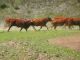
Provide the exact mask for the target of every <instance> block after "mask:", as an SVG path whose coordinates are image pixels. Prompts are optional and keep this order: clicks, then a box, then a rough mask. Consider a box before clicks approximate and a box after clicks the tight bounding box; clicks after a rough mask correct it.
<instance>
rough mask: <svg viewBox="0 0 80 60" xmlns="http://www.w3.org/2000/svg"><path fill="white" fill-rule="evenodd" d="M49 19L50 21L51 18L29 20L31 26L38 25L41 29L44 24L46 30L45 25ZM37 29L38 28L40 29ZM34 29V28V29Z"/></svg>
mask: <svg viewBox="0 0 80 60" xmlns="http://www.w3.org/2000/svg"><path fill="white" fill-rule="evenodd" d="M49 21H51V18H33V19H32V20H31V22H32V26H33V28H34V29H35V27H34V26H40V29H42V27H43V26H45V27H46V28H47V30H48V27H47V25H46V24H47V22H49ZM40 29H39V30H40ZM35 30H36V29H35Z"/></svg>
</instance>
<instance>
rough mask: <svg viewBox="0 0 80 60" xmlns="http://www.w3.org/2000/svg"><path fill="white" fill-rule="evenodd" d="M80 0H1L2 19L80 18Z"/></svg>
mask: <svg viewBox="0 0 80 60" xmlns="http://www.w3.org/2000/svg"><path fill="white" fill-rule="evenodd" d="M79 11H80V0H0V19H2V18H4V17H9V16H12V17H20V18H36V17H47V16H51V17H54V16H67V17H80V12H79Z"/></svg>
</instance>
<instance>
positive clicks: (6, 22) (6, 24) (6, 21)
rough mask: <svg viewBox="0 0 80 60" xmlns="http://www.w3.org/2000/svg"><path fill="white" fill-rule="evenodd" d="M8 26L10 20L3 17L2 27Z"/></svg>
mask: <svg viewBox="0 0 80 60" xmlns="http://www.w3.org/2000/svg"><path fill="white" fill-rule="evenodd" d="M9 26H10V20H9V19H8V18H7V19H4V28H7V27H9Z"/></svg>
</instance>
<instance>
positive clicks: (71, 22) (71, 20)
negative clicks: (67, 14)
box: [67, 18, 80, 30]
mask: <svg viewBox="0 0 80 60" xmlns="http://www.w3.org/2000/svg"><path fill="white" fill-rule="evenodd" d="M67 24H68V26H69V28H70V29H71V27H72V26H73V25H78V26H79V30H80V18H68V21H67Z"/></svg>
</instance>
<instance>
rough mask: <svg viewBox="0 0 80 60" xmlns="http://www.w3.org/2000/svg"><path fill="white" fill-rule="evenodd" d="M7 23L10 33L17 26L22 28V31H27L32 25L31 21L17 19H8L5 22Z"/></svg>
mask: <svg viewBox="0 0 80 60" xmlns="http://www.w3.org/2000/svg"><path fill="white" fill-rule="evenodd" d="M5 22H6V23H7V24H9V29H8V32H9V30H10V28H11V27H12V26H17V27H21V29H20V31H21V30H22V29H23V28H24V29H25V30H26V31H27V29H28V28H29V26H30V25H31V21H30V20H29V19H16V18H8V19H6V20H5Z"/></svg>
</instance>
